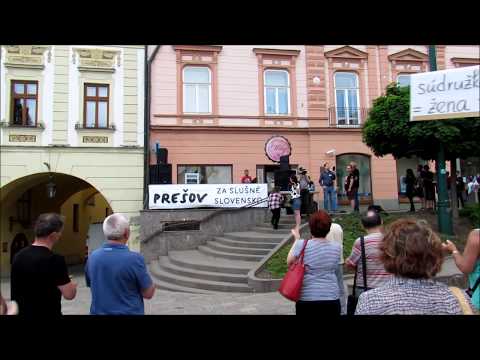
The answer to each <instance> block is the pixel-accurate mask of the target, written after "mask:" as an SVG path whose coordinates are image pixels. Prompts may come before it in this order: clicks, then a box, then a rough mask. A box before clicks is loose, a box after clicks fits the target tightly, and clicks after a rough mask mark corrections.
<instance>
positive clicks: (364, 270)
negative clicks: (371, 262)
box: [360, 236, 367, 291]
mask: <svg viewBox="0 0 480 360" xmlns="http://www.w3.org/2000/svg"><path fill="white" fill-rule="evenodd" d="M360 247H361V249H362V274H363V287H364V289H365V291H366V290H367V258H366V257H365V238H364V237H363V236H361V237H360Z"/></svg>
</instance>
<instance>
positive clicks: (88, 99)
mask: <svg viewBox="0 0 480 360" xmlns="http://www.w3.org/2000/svg"><path fill="white" fill-rule="evenodd" d="M109 100H110V86H109V85H108V84H85V91H84V115H83V118H84V127H86V128H93V129H95V128H98V129H105V128H108V112H109V108H110V105H109Z"/></svg>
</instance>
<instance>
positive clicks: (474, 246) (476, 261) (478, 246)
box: [442, 229, 480, 311]
mask: <svg viewBox="0 0 480 360" xmlns="http://www.w3.org/2000/svg"><path fill="white" fill-rule="evenodd" d="M442 246H443V248H444V249H445V250H447V251H449V252H450V253H451V254H452V255H453V259H454V260H455V264H456V265H457V267H458V269H459V270H460V271H461V272H462V273H464V274H465V275H468V283H469V287H470V289H473V288H474V287H475V285H476V283H477V282H478V281H480V280H479V279H480V229H474V230H472V231H471V232H470V234H469V235H468V239H467V245H465V250H464V251H463V254H461V253H460V252H459V251H458V250H457V247H456V246H455V244H454V243H452V242H451V241H450V240H447V242H446V244H442ZM473 290H474V291H473V292H472V299H471V301H472V304H473V306H475V307H476V308H477V310H479V311H480V284H479V285H477V286H476V288H475V289H473Z"/></svg>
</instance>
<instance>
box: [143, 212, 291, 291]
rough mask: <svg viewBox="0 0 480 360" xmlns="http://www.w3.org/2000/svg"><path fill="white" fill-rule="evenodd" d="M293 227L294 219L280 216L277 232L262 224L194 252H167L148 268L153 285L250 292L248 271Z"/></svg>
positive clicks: (194, 289)
mask: <svg viewBox="0 0 480 360" xmlns="http://www.w3.org/2000/svg"><path fill="white" fill-rule="evenodd" d="M294 224H295V220H294V218H293V216H289V215H286V216H285V215H283V216H282V218H281V219H280V224H279V229H278V230H273V229H272V226H271V225H270V223H269V222H265V223H263V224H260V225H258V226H255V227H253V228H251V229H249V230H248V231H242V232H230V233H224V234H223V235H222V236H216V237H213V238H212V239H211V240H209V241H207V243H206V245H203V246H199V247H198V249H196V250H184V251H170V252H169V254H168V256H161V257H159V259H158V260H156V261H152V262H151V263H150V265H149V270H150V273H151V274H152V278H153V281H154V283H155V286H156V287H157V288H159V289H163V290H170V291H180V292H189V293H201V294H209V293H218V292H238V293H247V292H252V289H251V288H250V287H249V286H248V276H247V275H248V272H249V271H250V270H251V269H253V268H254V267H255V265H256V264H257V262H259V261H260V260H262V259H263V258H264V257H265V255H267V254H268V253H269V252H270V251H271V250H272V249H273V248H274V247H275V246H277V244H278V243H280V241H281V240H283V239H284V238H285V237H286V236H288V235H289V233H290V229H291V228H292V227H293V226H294Z"/></svg>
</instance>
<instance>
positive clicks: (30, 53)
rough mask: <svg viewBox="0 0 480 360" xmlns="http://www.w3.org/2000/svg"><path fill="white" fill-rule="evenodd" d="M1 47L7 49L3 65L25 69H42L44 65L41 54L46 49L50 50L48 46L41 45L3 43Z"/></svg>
mask: <svg viewBox="0 0 480 360" xmlns="http://www.w3.org/2000/svg"><path fill="white" fill-rule="evenodd" d="M3 47H4V48H5V50H6V51H7V54H6V57H5V66H7V67H16V68H26V69H40V70H41V69H43V68H44V67H45V62H44V56H43V54H44V53H45V51H46V50H47V49H48V50H49V51H50V47H49V46H43V45H4V46H3ZM49 61H50V56H49Z"/></svg>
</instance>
